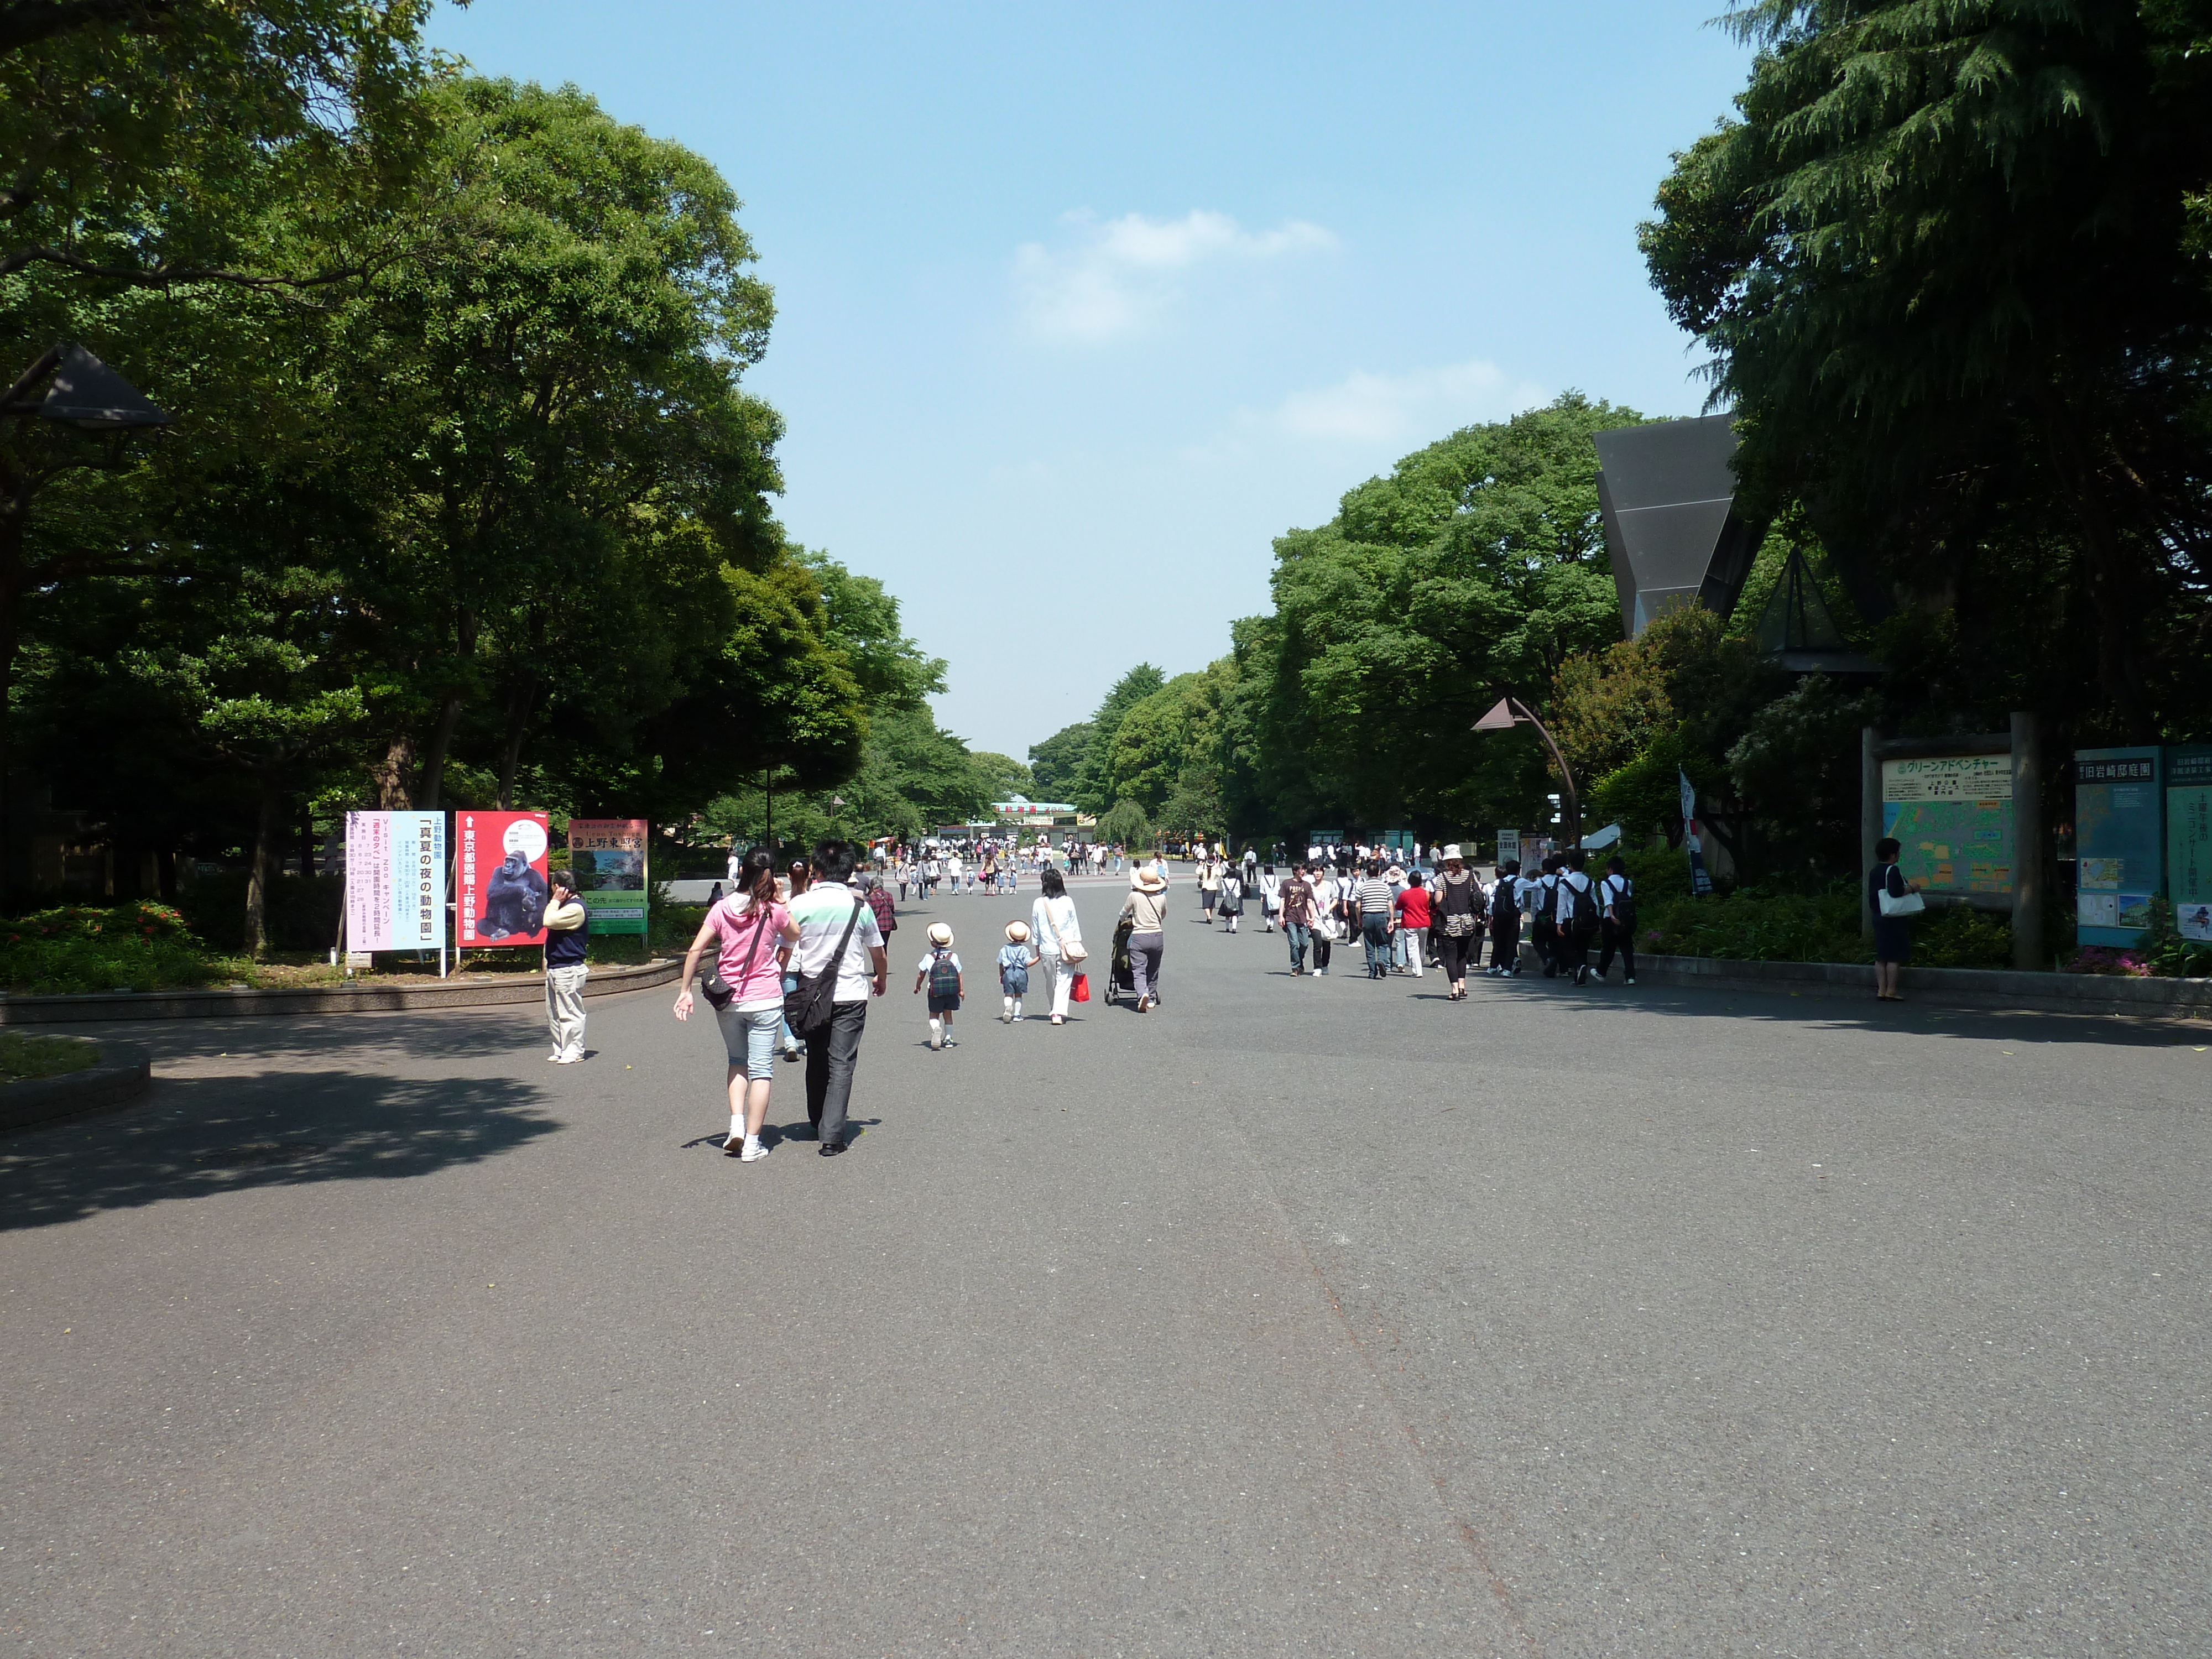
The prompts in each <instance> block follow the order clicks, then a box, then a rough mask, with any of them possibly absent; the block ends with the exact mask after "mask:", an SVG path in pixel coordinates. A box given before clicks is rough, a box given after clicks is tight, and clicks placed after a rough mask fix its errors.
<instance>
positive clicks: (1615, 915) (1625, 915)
mask: <svg viewBox="0 0 2212 1659" xmlns="http://www.w3.org/2000/svg"><path fill="white" fill-rule="evenodd" d="M1605 868H1606V876H1605V879H1604V880H1603V881H1601V882H1600V883H1598V884H1597V900H1598V909H1599V910H1600V912H1601V920H1600V922H1599V929H1600V939H1601V944H1600V945H1599V947H1598V953H1597V976H1598V978H1599V979H1600V980H1603V979H1604V978H1605V976H1606V974H1607V971H1608V970H1609V969H1611V968H1612V967H1613V952H1614V951H1620V965H1621V968H1622V969H1623V970H1624V978H1625V980H1626V982H1627V983H1628V984H1631V985H1633V984H1635V983H1636V884H1635V883H1634V882H1632V881H1631V880H1630V879H1629V878H1628V866H1627V865H1626V863H1625V862H1623V861H1622V860H1620V859H1617V858H1616V859H1613V860H1609V861H1608V862H1607V865H1606V866H1605Z"/></svg>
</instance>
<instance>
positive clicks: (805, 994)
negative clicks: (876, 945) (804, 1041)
mask: <svg viewBox="0 0 2212 1659" xmlns="http://www.w3.org/2000/svg"><path fill="white" fill-rule="evenodd" d="M866 908H868V902H867V900H866V899H865V898H862V897H860V896H857V895H856V896H854V900H853V914H852V915H849V916H847V917H846V918H845V931H844V933H842V934H841V935H840V936H839V937H838V939H837V948H836V950H835V951H831V952H830V953H829V965H828V966H827V967H826V968H824V969H823V970H822V972H820V973H818V974H801V975H799V983H798V984H796V985H794V986H793V987H791V989H790V990H788V991H786V992H785V993H784V994H783V1017H784V1018H785V1020H786V1021H787V1022H788V1023H789V1024H790V1026H791V1029H792V1030H794V1031H812V1030H819V1029H820V1028H821V1027H823V1026H824V1025H827V1024H829V1010H830V1007H831V1006H832V1005H833V1004H834V1003H835V1002H836V998H837V970H838V969H840V968H841V967H842V966H843V965H844V962H845V947H846V946H847V945H850V944H852V942H853V929H854V927H858V926H859V925H860V912H861V911H863V910H865V909H866Z"/></svg>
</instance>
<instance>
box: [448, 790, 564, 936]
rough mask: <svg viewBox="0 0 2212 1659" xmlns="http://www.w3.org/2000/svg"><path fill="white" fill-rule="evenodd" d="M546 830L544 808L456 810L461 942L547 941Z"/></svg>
mask: <svg viewBox="0 0 2212 1659" xmlns="http://www.w3.org/2000/svg"><path fill="white" fill-rule="evenodd" d="M548 829H549V825H548V823H547V820H546V817H545V814H544V813H543V812H456V813H454V814H453V852H454V855H455V856H454V864H455V866H456V867H457V869H458V872H459V879H458V880H457V881H456V882H455V883H454V884H453V899H454V903H453V915H454V916H455V918H456V923H457V925H456V927H455V929H454V943H455V944H456V945H459V946H460V947H461V948H463V949H466V950H476V949H480V948H482V947H483V946H485V945H543V944H544V943H545V896H546V894H547V892H548V891H549V889H548V887H547V885H546V882H545V849H546V848H547V847H548V845H550V836H549V835H548V833H547V831H548Z"/></svg>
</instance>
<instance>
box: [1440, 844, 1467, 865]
mask: <svg viewBox="0 0 2212 1659" xmlns="http://www.w3.org/2000/svg"><path fill="white" fill-rule="evenodd" d="M1444 858H1445V860H1446V861H1447V862H1449V860H1453V859H1457V860H1459V861H1460V862H1461V863H1462V864H1464V863H1466V862H1467V858H1466V855H1465V854H1462V852H1461V851H1460V850H1459V843H1458V842H1452V843H1451V845H1449V847H1447V848H1444Z"/></svg>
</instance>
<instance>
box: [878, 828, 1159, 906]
mask: <svg viewBox="0 0 2212 1659" xmlns="http://www.w3.org/2000/svg"><path fill="white" fill-rule="evenodd" d="M876 857H877V859H878V861H879V862H880V863H881V864H882V866H883V869H884V879H885V880H886V881H889V882H890V883H892V884H895V885H896V887H897V888H898V896H899V900H900V902H902V903H903V902H905V901H906V899H907V897H908V895H909V894H911V895H912V896H914V897H915V898H916V899H926V898H930V897H933V896H935V895H936V894H938V893H939V892H949V893H1011V892H1013V891H1015V890H1017V889H1018V887H1019V886H1020V884H1021V878H1022V877H1024V876H1025V875H1027V876H1033V877H1042V876H1043V875H1044V874H1045V873H1046V872H1048V871H1051V872H1058V873H1059V874H1060V875H1061V876H1062V877H1066V876H1072V875H1083V874H1086V873H1087V874H1090V875H1092V876H1104V875H1109V874H1111V875H1117V876H1118V875H1120V874H1121V870H1122V866H1123V863H1124V860H1126V858H1127V854H1125V853H1124V851H1123V850H1122V848H1121V847H1119V846H1117V845H1109V844H1104V843H1095V842H1094V843H1083V842H1063V843H1062V844H1060V845H1059V846H1057V847H1055V846H1054V845H1053V844H1052V843H1051V842H1046V841H1031V842H1015V841H1006V842H1000V841H989V840H986V841H981V842H969V843H957V842H956V843H951V844H947V843H943V842H940V843H938V844H935V845H927V844H925V845H923V846H920V847H908V846H904V845H893V846H889V847H885V848H883V849H881V850H880V851H879V852H878V854H876Z"/></svg>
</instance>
